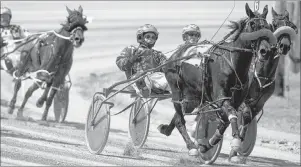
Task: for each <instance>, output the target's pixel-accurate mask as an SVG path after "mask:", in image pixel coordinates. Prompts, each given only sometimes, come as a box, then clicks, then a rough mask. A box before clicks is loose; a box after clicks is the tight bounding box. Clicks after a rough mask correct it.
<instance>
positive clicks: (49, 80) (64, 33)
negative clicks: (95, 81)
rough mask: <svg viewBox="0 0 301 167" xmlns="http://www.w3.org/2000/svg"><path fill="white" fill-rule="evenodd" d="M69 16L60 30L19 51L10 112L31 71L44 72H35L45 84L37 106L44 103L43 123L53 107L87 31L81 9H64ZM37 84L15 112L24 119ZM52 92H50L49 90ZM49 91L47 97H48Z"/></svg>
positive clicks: (37, 84) (37, 86)
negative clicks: (57, 93)
mask: <svg viewBox="0 0 301 167" xmlns="http://www.w3.org/2000/svg"><path fill="white" fill-rule="evenodd" d="M66 9H67V11H68V14H69V16H68V17H67V20H66V22H65V23H64V24H62V26H63V27H62V28H61V29H60V30H59V31H58V32H55V31H53V32H52V33H49V34H48V35H47V36H46V37H44V38H43V39H39V41H37V42H36V43H34V44H33V46H32V45H30V46H28V47H27V48H26V49H23V51H22V52H21V60H22V61H21V63H20V65H19V66H18V68H17V70H16V72H15V76H17V78H19V79H17V80H16V83H15V89H14V95H13V98H12V100H11V102H10V106H9V113H13V110H14V108H15V103H16V97H17V93H18V91H19V89H20V87H21V79H20V78H21V77H22V76H24V75H25V74H26V72H29V73H30V72H34V71H37V70H41V69H42V70H46V71H47V72H46V73H45V72H44V73H38V74H37V76H36V77H37V78H38V79H39V80H40V81H43V82H44V83H46V88H45V90H44V93H43V95H42V96H41V97H40V98H39V100H38V101H37V104H36V105H37V106H38V107H42V106H43V104H44V102H45V101H46V107H45V110H44V113H43V115H42V120H46V118H47V115H48V110H49V108H50V106H51V104H52V101H53V98H54V96H55V94H56V92H57V90H58V87H59V86H60V85H61V84H63V83H64V81H65V77H66V75H67V74H68V73H69V71H70V69H71V66H72V62H73V51H74V47H75V48H78V47H80V46H81V45H82V43H83V42H84V39H85V38H84V31H86V30H87V27H86V26H85V24H86V23H87V20H86V18H85V17H84V16H83V9H82V7H81V6H80V7H79V8H78V10H73V11H72V10H70V9H69V8H68V7H66ZM40 84H41V83H40V82H36V83H34V84H33V85H32V86H30V87H29V89H28V90H27V92H26V94H25V98H24V100H23V103H22V105H21V107H20V108H19V110H18V114H17V115H18V116H21V117H22V116H23V109H24V107H25V104H26V102H27V100H28V99H29V98H30V97H31V95H32V93H33V92H34V91H36V90H37V89H38V88H39V85H40ZM50 89H51V91H50ZM49 91H50V94H49V96H48V97H47V95H48V93H49Z"/></svg>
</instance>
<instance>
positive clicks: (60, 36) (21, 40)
mask: <svg viewBox="0 0 301 167" xmlns="http://www.w3.org/2000/svg"><path fill="white" fill-rule="evenodd" d="M76 30H82V28H81V27H77V28H74V29H73V30H72V31H71V33H70V36H69V37H66V36H63V35H61V34H59V33H57V32H56V31H54V30H51V31H46V32H40V33H34V34H30V35H29V36H28V37H26V38H23V39H20V40H13V41H12V42H13V43H18V42H23V41H25V40H28V39H29V38H31V37H33V36H35V35H39V36H38V37H37V38H38V39H42V38H43V37H45V36H46V35H48V34H49V33H53V34H54V35H55V36H57V37H59V38H62V39H65V40H69V41H71V42H72V41H73V40H72V39H73V38H72V37H73V36H74V35H75V31H76ZM35 39H36V38H33V39H31V40H28V41H26V42H24V43H22V44H20V45H18V46H17V47H16V48H15V49H14V50H12V51H11V52H8V53H5V54H3V55H2V56H1V59H4V58H6V57H7V56H8V55H10V54H11V53H14V52H15V51H16V50H18V49H19V48H20V47H22V46H24V45H25V44H28V43H29V42H32V41H34V40H35Z"/></svg>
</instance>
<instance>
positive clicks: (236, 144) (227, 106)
mask: <svg viewBox="0 0 301 167" xmlns="http://www.w3.org/2000/svg"><path fill="white" fill-rule="evenodd" d="M221 108H222V110H223V111H225V113H226V114H227V116H228V120H229V121H230V124H231V128H232V137H233V139H232V141H231V147H232V150H234V151H238V149H239V148H240V145H241V138H240V136H239V131H238V125H237V114H236V110H235V109H234V108H233V107H232V106H231V103H230V101H229V100H225V101H224V103H223V105H222V107H221Z"/></svg>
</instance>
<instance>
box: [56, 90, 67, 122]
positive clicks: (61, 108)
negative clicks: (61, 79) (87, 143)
mask: <svg viewBox="0 0 301 167" xmlns="http://www.w3.org/2000/svg"><path fill="white" fill-rule="evenodd" d="M69 90H70V87H69V86H68V85H67V84H64V85H62V86H61V88H60V90H59V91H58V92H57V93H56V94H55V97H54V99H53V111H54V117H55V120H56V121H58V122H60V123H62V122H64V121H65V119H66V116H67V113H68V106H69Z"/></svg>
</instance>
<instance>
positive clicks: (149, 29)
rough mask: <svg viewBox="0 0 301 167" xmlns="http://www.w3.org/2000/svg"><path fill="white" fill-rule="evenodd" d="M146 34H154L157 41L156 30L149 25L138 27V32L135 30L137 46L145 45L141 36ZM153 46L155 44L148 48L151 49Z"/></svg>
mask: <svg viewBox="0 0 301 167" xmlns="http://www.w3.org/2000/svg"><path fill="white" fill-rule="evenodd" d="M148 32H152V33H154V34H155V35H156V37H157V39H158V36H159V32H158V30H157V28H156V27H155V26H153V25H151V24H145V25H143V26H141V27H139V28H138V30H137V33H136V37H137V42H138V43H139V44H146V43H145V41H144V39H143V35H144V34H145V33H148ZM157 39H156V40H157ZM146 45H149V44H146ZM154 45H155V43H154V44H153V45H152V46H150V47H153V46H154Z"/></svg>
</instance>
